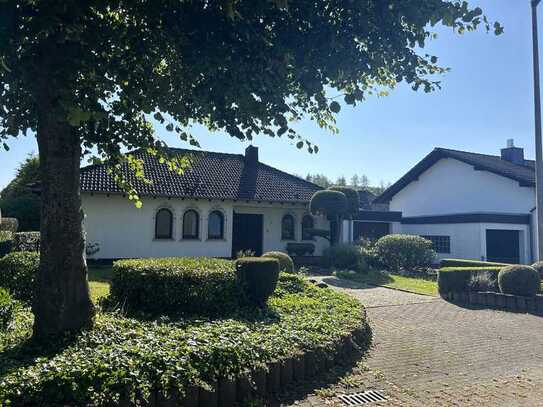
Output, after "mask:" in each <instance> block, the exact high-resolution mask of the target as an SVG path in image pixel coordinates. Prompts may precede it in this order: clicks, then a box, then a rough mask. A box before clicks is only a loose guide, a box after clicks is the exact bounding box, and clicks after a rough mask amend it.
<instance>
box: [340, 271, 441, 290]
mask: <svg viewBox="0 0 543 407" xmlns="http://www.w3.org/2000/svg"><path fill="white" fill-rule="evenodd" d="M336 276H337V277H338V278H344V279H347V280H352V281H356V282H359V283H364V284H371V285H378V286H382V287H388V288H395V289H399V290H405V291H409V292H412V293H416V294H424V295H432V296H436V295H437V282H435V281H429V280H423V279H421V278H413V277H404V276H399V275H396V274H386V273H383V272H380V271H374V270H372V271H369V272H368V273H366V274H364V273H357V274H348V273H344V272H338V273H336Z"/></svg>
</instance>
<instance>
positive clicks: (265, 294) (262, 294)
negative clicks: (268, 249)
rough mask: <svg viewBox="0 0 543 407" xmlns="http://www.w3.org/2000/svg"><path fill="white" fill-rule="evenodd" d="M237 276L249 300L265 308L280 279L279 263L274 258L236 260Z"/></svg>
mask: <svg viewBox="0 0 543 407" xmlns="http://www.w3.org/2000/svg"><path fill="white" fill-rule="evenodd" d="M236 275H237V280H238V283H239V285H240V286H241V287H242V289H243V291H244V293H245V296H246V298H247V300H248V301H249V302H250V303H252V304H254V305H257V306H260V307H262V306H265V305H266V302H267V301H268V298H269V297H270V296H271V295H272V294H273V292H274V290H275V287H277V280H278V279H279V262H278V261H277V259H274V258H266V257H244V258H242V259H238V260H236Z"/></svg>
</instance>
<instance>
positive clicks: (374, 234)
mask: <svg viewBox="0 0 543 407" xmlns="http://www.w3.org/2000/svg"><path fill="white" fill-rule="evenodd" d="M389 233H390V224H389V223H385V222H357V221H355V222H354V226H353V239H354V240H355V241H356V240H360V239H370V240H377V239H379V238H380V237H383V236H385V235H388V234H389Z"/></svg>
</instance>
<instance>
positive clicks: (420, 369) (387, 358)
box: [282, 277, 543, 407]
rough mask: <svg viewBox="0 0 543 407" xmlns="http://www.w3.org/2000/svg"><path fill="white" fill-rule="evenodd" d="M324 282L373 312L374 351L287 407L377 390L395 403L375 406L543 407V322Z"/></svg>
mask: <svg viewBox="0 0 543 407" xmlns="http://www.w3.org/2000/svg"><path fill="white" fill-rule="evenodd" d="M320 278H321V279H323V280H324V281H326V282H327V283H328V284H329V285H330V286H331V287H334V289H339V290H344V291H345V292H347V293H349V294H350V295H353V296H355V297H356V298H358V299H359V300H360V301H361V302H362V303H364V304H365V305H366V306H367V307H368V317H369V318H370V322H371V325H372V328H373V333H374V341H373V345H372V349H371V350H370V352H369V353H368V354H367V355H366V356H365V359H364V360H362V361H360V362H359V365H358V366H357V367H356V368H354V369H353V371H352V372H350V373H347V374H345V375H344V376H340V377H338V378H336V379H335V380H332V381H329V382H328V386H324V387H321V388H320V390H318V391H313V392H312V393H311V394H310V395H309V396H306V397H301V398H300V399H297V400H296V401H292V400H289V402H286V403H284V404H282V405H285V406H287V405H296V406H302V407H309V406H311V407H320V406H341V403H340V402H339V401H338V400H337V399H336V398H335V397H330V396H331V395H334V394H337V393H342V394H343V393H348V392H357V391H366V390H369V389H377V390H382V391H383V392H384V393H385V394H386V395H387V396H389V400H388V401H387V402H386V403H383V404H378V403H374V404H372V405H386V406H403V407H405V406H408V407H410V406H425V407H427V406H439V407H441V406H462V407H464V406H468V407H469V406H474V407H484V406H488V407H500V406H503V407H510V406H543V338H542V337H543V318H542V317H540V316H535V315H529V314H521V313H511V312H506V311H498V310H489V309H468V308H462V307H460V306H458V305H454V304H450V303H448V302H445V301H443V300H441V299H438V298H432V297H426V296H419V295H414V294H409V293H405V292H401V291H395V290H390V289H386V288H381V287H360V288H354V287H352V286H349V285H347V286H346V287H340V285H342V284H343V282H339V283H338V282H337V281H335V280H333V278H332V277H320ZM330 383H332V384H330ZM293 403H296V404H293Z"/></svg>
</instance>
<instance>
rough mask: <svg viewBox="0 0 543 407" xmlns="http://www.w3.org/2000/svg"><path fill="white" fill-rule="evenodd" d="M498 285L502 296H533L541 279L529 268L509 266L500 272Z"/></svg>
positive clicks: (538, 287)
mask: <svg viewBox="0 0 543 407" xmlns="http://www.w3.org/2000/svg"><path fill="white" fill-rule="evenodd" d="M498 285H499V286H500V291H501V292H502V293H504V294H513V295H521V296H524V297H533V296H535V295H536V294H537V293H538V291H539V289H540V286H541V277H539V274H538V273H537V271H536V270H535V269H534V268H533V267H530V266H509V267H505V268H503V269H501V270H500V272H499V274H498Z"/></svg>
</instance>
